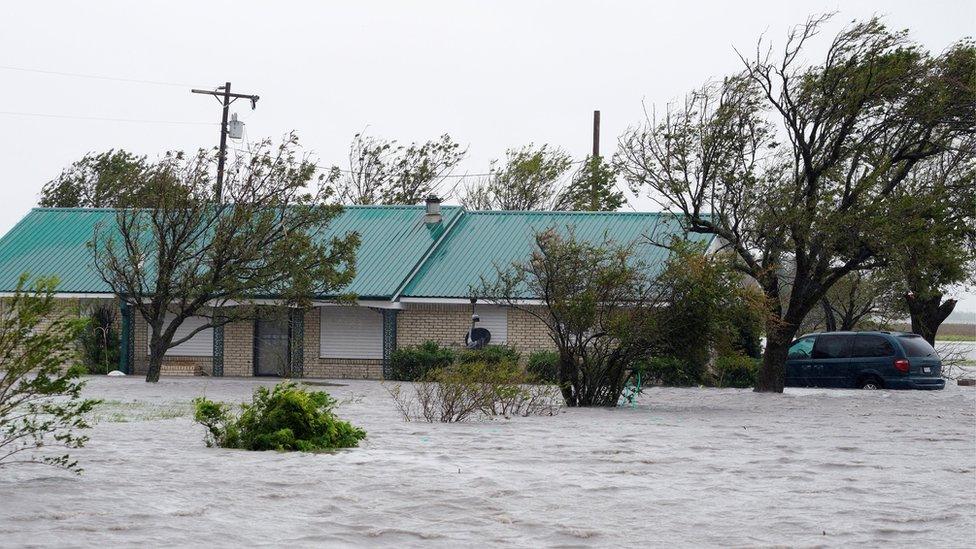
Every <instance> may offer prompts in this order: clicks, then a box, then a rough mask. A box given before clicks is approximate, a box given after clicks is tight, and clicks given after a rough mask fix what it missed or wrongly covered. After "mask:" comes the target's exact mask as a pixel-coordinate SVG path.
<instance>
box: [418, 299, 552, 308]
mask: <svg viewBox="0 0 976 549" xmlns="http://www.w3.org/2000/svg"><path fill="white" fill-rule="evenodd" d="M400 302H401V303H431V304H434V305H471V300H470V299H468V298H466V297H401V298H400ZM478 303H480V304H482V305H481V306H487V305H488V304H487V303H486V302H484V301H480V300H479V301H478ZM512 303H513V304H515V305H545V302H544V301H542V300H541V299H513V300H512ZM502 306H504V305H502Z"/></svg>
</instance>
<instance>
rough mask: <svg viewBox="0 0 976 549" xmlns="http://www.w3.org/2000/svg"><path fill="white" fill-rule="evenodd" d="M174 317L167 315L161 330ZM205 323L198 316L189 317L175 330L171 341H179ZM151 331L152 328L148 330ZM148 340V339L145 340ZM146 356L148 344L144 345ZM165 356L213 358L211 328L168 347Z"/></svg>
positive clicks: (203, 319) (204, 320) (204, 319)
mask: <svg viewBox="0 0 976 549" xmlns="http://www.w3.org/2000/svg"><path fill="white" fill-rule="evenodd" d="M175 317H176V315H173V314H170V313H167V314H166V320H164V321H163V328H164V329H165V327H166V326H169V323H170V322H172V321H173V319H174V318H175ZM206 323H207V319H206V318H203V317H199V316H191V317H189V318H187V319H186V320H184V321H183V322H182V323H181V324H180V327H179V328H177V329H176V335H174V336H173V341H179V340H180V339H183V338H184V337H186V336H187V334H189V333H190V332H192V331H193V330H195V329H197V328H199V327H200V326H203V325H204V324H206ZM149 329H150V330H152V328H149ZM147 339H148V338H147ZM146 354H149V344H148V343H147V344H146ZM166 354H167V355H169V356H213V328H207V329H206V330H200V331H199V332H197V333H196V334H195V335H194V336H193V337H191V338H190V339H188V340H186V341H184V342H183V343H181V344H179V345H177V346H176V347H170V349H169V350H168V351H166Z"/></svg>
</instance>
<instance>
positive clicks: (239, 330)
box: [224, 319, 254, 377]
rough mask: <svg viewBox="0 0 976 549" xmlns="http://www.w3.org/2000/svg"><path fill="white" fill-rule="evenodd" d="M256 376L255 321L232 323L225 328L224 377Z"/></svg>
mask: <svg viewBox="0 0 976 549" xmlns="http://www.w3.org/2000/svg"><path fill="white" fill-rule="evenodd" d="M253 375H254V321H253V320H251V319H246V320H239V321H237V322H231V323H230V324H227V325H225V326H224V376H225V377H232V376H243V377H249V376H253Z"/></svg>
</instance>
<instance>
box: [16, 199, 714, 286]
mask: <svg viewBox="0 0 976 549" xmlns="http://www.w3.org/2000/svg"><path fill="white" fill-rule="evenodd" d="M441 213H442V215H443V216H444V219H443V221H442V222H441V223H439V224H436V225H427V224H425V223H424V207H423V206H347V207H346V208H345V209H344V211H343V213H342V214H341V215H340V216H339V217H338V218H336V219H334V220H333V221H332V223H330V224H329V227H328V229H327V230H326V231H323V238H331V237H332V236H335V235H343V234H346V233H348V232H357V233H359V235H360V237H361V244H360V247H359V249H358V251H357V253H356V272H357V274H356V278H355V279H353V281H352V283H351V284H350V285H349V286H348V287H347V288H345V289H344V291H347V292H351V293H354V294H356V295H358V296H359V297H360V298H363V299H381V300H382V299H391V298H393V297H394V296H395V295H397V291H398V290H400V288H402V291H400V294H399V295H402V296H406V297H426V298H431V297H436V298H465V297H467V296H468V295H469V293H470V288H472V287H475V288H477V287H478V286H480V283H481V277H482V276H485V277H492V276H494V274H495V272H496V271H495V269H496V266H497V267H502V268H507V267H508V266H510V265H511V264H512V262H514V261H524V260H525V259H527V258H528V257H529V255H530V254H531V253H532V251H533V247H534V245H535V244H534V240H533V236H534V234H535V233H537V232H539V231H542V230H545V229H548V228H550V227H554V228H556V229H557V230H559V231H562V232H565V231H567V230H568V228H569V227H573V229H574V230H575V232H576V235H577V237H579V238H583V239H586V240H589V241H602V240H603V238H604V235H607V236H608V237H609V238H611V239H613V240H615V241H617V242H620V243H626V244H629V243H635V242H636V243H637V244H636V255H637V257H638V258H639V259H641V260H643V261H644V262H646V263H647V264H648V265H650V266H652V268H655V269H657V268H660V266H661V265H663V263H664V261H665V259H666V258H667V254H668V252H667V251H666V250H664V249H662V248H660V247H657V246H654V245H652V244H650V243H647V242H646V239H645V238H644V237H645V236H653V237H655V239H661V240H663V239H667V238H668V237H669V236H670V235H680V234H682V233H681V230H680V227H679V226H678V223H677V221H676V220H675V218H674V217H672V216H669V215H665V214H659V213H643V212H633V213H631V212H511V211H474V212H467V211H465V210H463V209H462V208H460V207H457V206H443V207H442V208H441ZM100 222H101V223H103V224H104V226H105V227H109V228H111V227H114V226H115V210H112V209H85V208H35V209H34V210H31V212H30V213H28V214H27V216H26V217H24V219H22V220H21V221H20V222H19V223H18V224H17V225H16V226H14V228H13V229H11V230H10V232H8V233H7V234H6V235H4V236H3V237H2V238H0V292H9V291H12V290H13V289H14V288H15V287H16V284H17V279H18V277H19V276H20V275H21V273H25V272H26V273H30V274H31V275H32V276H48V275H56V276H58V278H59V279H60V285H59V287H58V291H59V292H64V293H85V294H87V293H109V292H110V289H109V288H108V286H107V285H106V284H105V283H104V282H102V280H101V278H100V277H99V275H98V273H97V272H96V270H95V268H94V265H93V259H92V253H91V250H90V248H89V247H88V245H87V244H88V242H89V241H90V240H91V239H92V236H93V234H94V231H95V227H96V224H98V223H100ZM688 238H690V239H691V240H695V241H700V242H709V241H710V240H711V237H710V236H708V235H694V234H692V235H688ZM318 297H327V296H318ZM524 297H534V296H524Z"/></svg>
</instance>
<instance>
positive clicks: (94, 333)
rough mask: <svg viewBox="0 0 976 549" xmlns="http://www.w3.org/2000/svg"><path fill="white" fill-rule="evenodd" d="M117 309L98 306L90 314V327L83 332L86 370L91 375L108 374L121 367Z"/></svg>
mask: <svg viewBox="0 0 976 549" xmlns="http://www.w3.org/2000/svg"><path fill="white" fill-rule="evenodd" d="M115 316H116V315H115V309H114V308H113V307H111V306H109V305H98V306H95V307H93V308H92V310H91V312H90V313H89V315H88V317H89V323H88V327H87V328H85V330H83V331H82V332H81V337H80V338H79V339H80V341H81V350H82V360H83V364H84V369H85V371H86V372H87V373H89V374H107V373H109V372H110V371H112V370H114V369H116V368H118V365H119V353H120V347H119V333H118V332H117V331H116V330H115Z"/></svg>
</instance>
